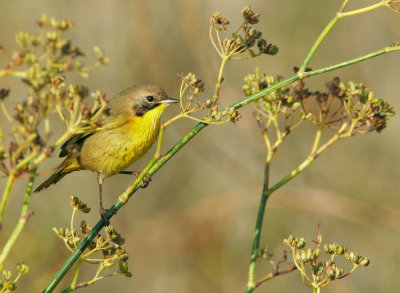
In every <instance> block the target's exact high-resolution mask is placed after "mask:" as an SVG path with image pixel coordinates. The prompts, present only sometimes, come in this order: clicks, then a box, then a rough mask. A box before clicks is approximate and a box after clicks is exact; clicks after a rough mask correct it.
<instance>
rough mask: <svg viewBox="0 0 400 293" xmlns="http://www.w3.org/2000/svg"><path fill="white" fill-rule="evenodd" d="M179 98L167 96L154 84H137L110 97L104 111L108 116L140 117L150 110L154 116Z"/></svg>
mask: <svg viewBox="0 0 400 293" xmlns="http://www.w3.org/2000/svg"><path fill="white" fill-rule="evenodd" d="M177 102H179V100H177V99H173V98H170V97H168V95H167V93H166V92H165V91H164V90H163V89H161V88H159V87H156V86H154V85H149V84H139V85H135V86H133V87H131V88H129V89H126V90H124V91H123V92H121V93H120V94H118V95H117V96H116V97H115V98H114V99H112V100H111V101H110V103H109V105H108V107H107V108H106V109H105V111H104V113H105V114H106V115H109V116H114V117H115V116H120V115H121V114H122V115H126V114H129V115H132V114H133V115H134V116H137V117H142V116H144V115H146V113H149V112H152V113H153V114H155V115H156V116H159V115H161V114H162V112H163V111H164V109H165V108H166V107H167V106H168V105H170V104H173V103H177Z"/></svg>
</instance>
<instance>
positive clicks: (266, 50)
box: [210, 6, 278, 59]
mask: <svg viewBox="0 0 400 293" xmlns="http://www.w3.org/2000/svg"><path fill="white" fill-rule="evenodd" d="M241 13H242V16H243V23H242V24H241V25H240V27H239V28H238V29H237V30H236V31H235V32H234V33H232V35H231V37H227V38H224V39H223V40H222V41H221V37H220V32H225V31H226V30H227V27H228V25H229V20H227V19H226V18H224V17H222V14H221V13H220V12H216V13H214V14H213V15H212V17H211V19H210V24H211V30H212V28H214V30H215V33H216V36H217V40H216V41H214V39H213V38H212V36H211V30H210V37H211V41H212V42H213V44H214V47H215V48H216V50H217V51H218V53H219V54H220V55H221V56H227V57H228V58H230V57H232V56H233V55H236V54H240V53H244V52H246V51H247V52H249V54H250V58H253V57H256V56H259V55H261V54H267V55H275V54H276V53H278V47H277V46H275V45H272V44H271V43H268V42H267V41H266V40H265V39H264V38H262V32H261V31H259V30H257V29H256V28H255V27H254V24H256V23H258V21H259V17H260V14H259V13H255V12H254V11H253V10H251V8H250V6H247V7H245V8H243V9H242V12H241ZM216 42H217V43H218V44H219V46H216V45H215V43H216ZM255 45H256V46H257V48H258V52H254V49H253V47H254V46H255ZM246 58H249V57H246ZM239 59H242V58H239Z"/></svg>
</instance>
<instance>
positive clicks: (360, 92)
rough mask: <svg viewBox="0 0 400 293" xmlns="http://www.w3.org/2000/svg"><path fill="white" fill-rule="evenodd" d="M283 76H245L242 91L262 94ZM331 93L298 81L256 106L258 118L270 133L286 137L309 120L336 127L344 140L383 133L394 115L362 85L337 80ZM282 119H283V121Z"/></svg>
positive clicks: (271, 94)
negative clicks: (274, 131) (307, 86)
mask: <svg viewBox="0 0 400 293" xmlns="http://www.w3.org/2000/svg"><path fill="white" fill-rule="evenodd" d="M280 80H282V77H281V76H277V75H275V76H268V75H266V74H260V72H259V69H256V73H255V74H249V75H247V76H246V77H245V84H244V85H243V87H242V89H243V92H244V94H245V95H247V96H250V95H253V94H256V93H258V92H259V91H260V90H262V89H265V88H267V87H269V86H271V85H273V84H275V83H276V82H278V81H280ZM326 88H327V91H326V92H320V91H310V90H309V89H307V88H305V84H304V82H303V81H297V82H294V83H292V84H290V85H288V86H285V87H282V88H280V89H279V90H277V91H273V92H271V93H269V94H267V95H265V96H262V97H261V98H260V99H259V100H257V101H256V102H255V103H254V107H255V112H254V117H255V119H256V120H257V122H258V124H259V125H260V127H262V128H263V129H264V131H266V132H268V129H269V128H270V127H275V128H276V131H278V132H279V134H278V135H277V136H279V137H281V138H284V137H285V136H286V135H287V134H289V133H290V131H292V130H293V129H294V128H295V127H297V126H298V125H299V124H301V123H302V122H303V121H305V120H309V121H311V122H312V123H314V124H315V125H317V126H318V128H319V129H324V128H332V129H335V130H337V133H338V135H340V136H342V137H349V136H353V135H355V134H357V133H368V132H371V131H378V132H380V131H381V130H383V129H384V128H385V127H386V125H387V122H388V119H389V117H390V116H392V115H394V111H393V108H392V107H391V106H390V105H389V104H388V103H387V102H386V101H385V100H383V99H379V98H377V97H376V96H375V93H374V92H373V91H372V90H371V89H369V88H367V87H366V86H364V85H363V84H362V83H358V84H356V83H354V82H352V81H350V82H348V83H347V84H345V83H344V82H342V81H340V79H339V78H338V77H335V78H334V79H333V80H332V81H330V82H328V83H327V84H326ZM278 117H283V118H284V119H283V121H284V122H283V124H284V125H283V126H281V125H279V124H282V121H281V120H279V119H278Z"/></svg>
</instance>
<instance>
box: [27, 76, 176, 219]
mask: <svg viewBox="0 0 400 293" xmlns="http://www.w3.org/2000/svg"><path fill="white" fill-rule="evenodd" d="M177 102H179V100H177V99H174V98H170V97H168V95H167V93H166V92H165V91H164V90H163V89H161V88H159V87H157V86H154V85H150V84H139V85H135V86H133V87H131V88H128V89H126V90H124V91H122V92H121V93H119V94H118V95H116V96H115V97H114V98H113V99H111V100H110V102H109V103H108V105H107V106H106V107H105V109H104V110H103V112H102V117H101V118H100V125H101V127H100V128H93V129H90V130H88V131H86V132H84V133H77V134H73V135H72V136H71V137H69V139H67V140H66V142H65V143H64V144H63V145H62V146H61V152H60V155H59V156H60V157H65V159H64V161H63V162H62V163H61V164H60V165H59V166H58V168H57V169H56V171H55V172H54V173H53V174H52V175H51V176H50V177H49V178H48V179H47V180H45V181H44V182H43V183H42V184H40V185H39V186H38V187H37V188H36V189H35V191H34V192H35V193H38V192H40V191H42V190H43V189H46V188H48V187H49V186H50V185H52V184H55V183H57V182H58V181H60V180H61V179H62V178H63V177H64V176H65V175H67V174H69V173H72V172H75V171H80V170H90V171H93V172H96V173H97V182H98V186H99V201H100V209H99V211H100V217H101V219H102V220H103V222H104V223H105V224H106V225H108V224H109V222H108V219H107V218H106V216H105V215H106V213H107V212H108V210H106V209H104V207H103V192H102V187H103V182H104V179H106V178H108V177H110V176H113V175H116V174H135V175H137V173H140V172H136V171H124V170H125V169H126V168H127V167H128V166H130V165H131V164H133V163H134V162H135V161H137V160H138V159H140V158H141V157H142V156H143V155H144V154H145V153H146V152H147V151H148V150H149V149H150V147H151V146H152V145H153V143H154V142H155V140H156V139H157V136H158V133H159V131H160V120H161V115H162V113H163V112H164V110H165V108H166V107H167V106H168V105H170V104H173V103H177Z"/></svg>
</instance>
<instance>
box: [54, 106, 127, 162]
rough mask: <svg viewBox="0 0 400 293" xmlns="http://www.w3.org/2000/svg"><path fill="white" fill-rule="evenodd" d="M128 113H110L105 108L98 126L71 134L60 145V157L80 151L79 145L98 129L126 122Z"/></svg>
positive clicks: (105, 129)
mask: <svg viewBox="0 0 400 293" xmlns="http://www.w3.org/2000/svg"><path fill="white" fill-rule="evenodd" d="M129 118H130V115H129V114H127V113H119V114H113V115H110V112H109V111H108V110H107V108H106V109H105V110H104V111H103V113H102V117H101V118H100V123H99V124H100V125H101V126H99V127H97V126H93V128H91V127H89V129H88V130H86V131H85V132H83V133H76V134H73V135H72V136H71V137H70V138H69V139H68V140H67V141H66V142H64V144H63V145H62V146H61V152H60V157H65V156H67V155H68V154H77V153H79V152H80V150H81V147H82V145H83V143H84V141H85V140H86V139H87V138H88V137H90V136H91V135H93V134H94V133H96V132H98V131H107V130H110V129H115V128H118V127H120V126H122V125H124V124H125V123H127V122H128V121H129V120H130V119H129Z"/></svg>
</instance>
